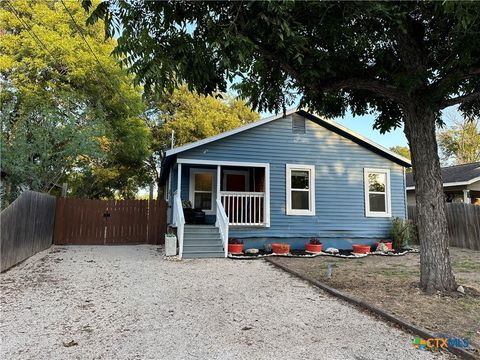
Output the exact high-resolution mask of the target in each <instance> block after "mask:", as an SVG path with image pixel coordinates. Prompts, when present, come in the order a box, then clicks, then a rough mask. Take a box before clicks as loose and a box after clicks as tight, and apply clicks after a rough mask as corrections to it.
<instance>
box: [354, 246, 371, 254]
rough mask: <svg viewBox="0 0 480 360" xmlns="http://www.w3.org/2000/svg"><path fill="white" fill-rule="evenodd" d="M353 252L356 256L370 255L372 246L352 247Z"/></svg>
mask: <svg viewBox="0 0 480 360" xmlns="http://www.w3.org/2000/svg"><path fill="white" fill-rule="evenodd" d="M352 249H353V252H354V253H355V254H368V253H369V252H370V245H359V244H355V245H352Z"/></svg>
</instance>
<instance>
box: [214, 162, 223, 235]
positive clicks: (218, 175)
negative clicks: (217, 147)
mask: <svg viewBox="0 0 480 360" xmlns="http://www.w3.org/2000/svg"><path fill="white" fill-rule="evenodd" d="M221 170H222V167H221V166H220V165H217V197H216V200H220V202H222V199H221V198H220V181H221V180H222V179H221ZM215 207H217V203H216V201H215ZM216 213H217V215H218V209H217V212H216ZM215 226H217V227H218V219H215Z"/></svg>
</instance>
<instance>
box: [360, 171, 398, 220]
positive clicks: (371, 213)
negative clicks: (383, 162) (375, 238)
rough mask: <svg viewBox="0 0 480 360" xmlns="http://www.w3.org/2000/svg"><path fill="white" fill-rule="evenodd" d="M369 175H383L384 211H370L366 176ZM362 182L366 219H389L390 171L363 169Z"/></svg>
mask: <svg viewBox="0 0 480 360" xmlns="http://www.w3.org/2000/svg"><path fill="white" fill-rule="evenodd" d="M371 173H380V174H385V181H386V183H385V201H386V204H385V211H370V197H369V194H370V193H371V191H370V190H369V184H368V174H371ZM363 182H364V194H365V216H366V217H391V216H392V197H391V189H390V169H373V168H364V169H363Z"/></svg>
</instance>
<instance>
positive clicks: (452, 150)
mask: <svg viewBox="0 0 480 360" xmlns="http://www.w3.org/2000/svg"><path fill="white" fill-rule="evenodd" d="M438 144H439V146H440V149H441V151H442V155H443V161H444V163H445V164H446V165H448V164H451V163H453V164H454V165H461V164H468V163H473V162H477V161H480V122H479V119H478V118H476V119H471V120H468V119H455V120H454V121H453V125H452V126H451V127H450V128H448V129H444V130H442V131H440V133H439V134H438Z"/></svg>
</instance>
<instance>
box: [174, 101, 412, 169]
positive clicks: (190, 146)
mask: <svg viewBox="0 0 480 360" xmlns="http://www.w3.org/2000/svg"><path fill="white" fill-rule="evenodd" d="M298 111H300V110H299V109H295V108H294V109H289V110H287V111H286V112H285V113H282V114H280V115H273V116H269V117H266V118H265V119H261V120H258V121H255V122H253V123H250V124H247V125H244V126H241V127H239V128H236V129H233V130H230V131H225V132H223V133H221V134H218V135H215V136H211V137H208V138H206V139H202V140H198V141H195V142H192V143H190V144H186V145H182V146H179V147H177V148H173V149H170V150H167V151H166V153H165V156H166V157H168V156H171V155H175V154H178V153H181V152H183V151H187V150H190V149H193V148H196V147H199V146H202V145H205V144H209V143H211V142H213V141H217V140H220V139H223V138H226V137H228V136H231V135H235V134H238V133H240V132H243V131H246V130H249V129H253V128H255V127H257V126H261V125H264V124H267V123H269V122H271V121H274V120H278V119H281V118H283V117H287V116H290V115H292V114H295V113H296V112H298ZM304 111H305V112H308V111H307V110H304ZM310 115H312V116H314V117H316V118H317V119H318V120H321V121H324V122H326V123H328V124H329V125H330V126H332V127H334V128H337V129H339V130H341V131H343V132H345V133H347V134H349V135H351V136H352V137H354V138H357V139H359V140H361V141H363V142H365V143H367V144H369V145H371V146H372V147H375V148H377V149H379V150H381V151H382V152H384V153H386V154H388V155H390V156H392V157H394V158H396V159H398V160H400V161H402V162H405V163H407V164H410V165H411V161H410V160H409V159H407V158H405V157H403V156H401V155H399V154H397V153H395V152H393V151H391V150H389V149H387V148H385V147H383V146H381V145H379V144H377V143H375V142H373V141H371V140H369V139H367V138H366V137H364V136H362V135H360V134H358V133H356V132H354V131H352V130H350V129H348V128H346V127H345V126H342V125H340V124H338V123H337V122H335V121H332V120H327V119H325V118H322V117H320V116H318V115H315V114H311V113H310Z"/></svg>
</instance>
